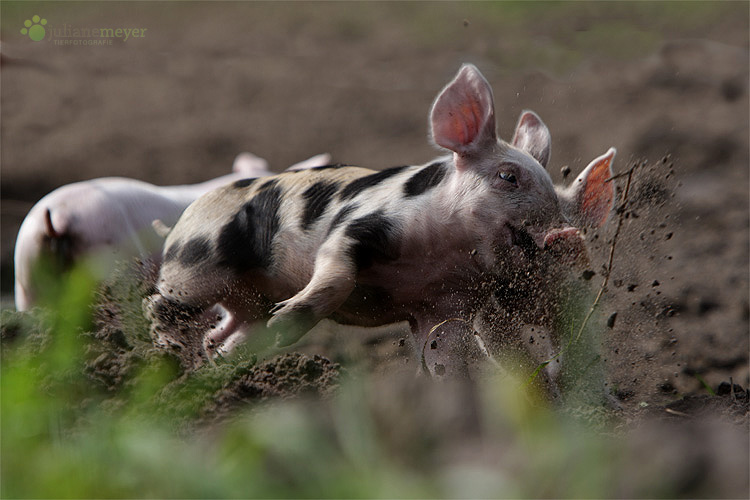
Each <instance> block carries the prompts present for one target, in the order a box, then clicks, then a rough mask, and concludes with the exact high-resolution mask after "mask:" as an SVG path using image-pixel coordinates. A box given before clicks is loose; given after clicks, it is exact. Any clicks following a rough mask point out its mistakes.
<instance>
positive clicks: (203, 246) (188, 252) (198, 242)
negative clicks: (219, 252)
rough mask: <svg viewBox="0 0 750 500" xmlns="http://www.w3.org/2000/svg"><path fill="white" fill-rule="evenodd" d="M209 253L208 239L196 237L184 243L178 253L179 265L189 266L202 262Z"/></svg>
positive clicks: (209, 244)
mask: <svg viewBox="0 0 750 500" xmlns="http://www.w3.org/2000/svg"><path fill="white" fill-rule="evenodd" d="M210 252H211V243H209V241H208V238H204V237H197V238H193V239H192V240H190V241H188V242H187V243H185V246H183V247H182V251H181V252H180V256H179V260H180V263H181V264H183V265H185V266H191V265H195V264H198V263H200V262H203V261H204V260H206V259H207V258H208V255H209V253H210Z"/></svg>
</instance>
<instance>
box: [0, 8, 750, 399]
mask: <svg viewBox="0 0 750 500" xmlns="http://www.w3.org/2000/svg"><path fill="white" fill-rule="evenodd" d="M748 9H749V7H748V4H747V3H746V2H736V3H735V2H720V3H719V2H717V3H714V2H690V3H679V2H655V3H629V2H625V3H619V2H612V3H610V2H601V3H587V2H577V3H559V4H547V3H541V2H539V3H537V2H534V3H529V4H515V3H317V2H313V3H262V2H259V3H171V2H170V3H167V2H164V3H142V2H133V3H117V4H103V3H81V4H67V3H44V2H39V3H37V2H3V5H2V90H1V92H2V94H1V102H0V104H1V105H2V123H1V125H0V135H1V139H2V151H1V155H0V160H1V161H2V185H1V190H0V194H1V196H2V212H1V215H2V241H1V243H2V249H1V250H2V271H3V275H2V291H3V298H4V300H3V303H4V304H7V303H8V300H9V297H10V296H9V294H11V293H12V250H13V245H14V241H15V235H16V232H17V230H18V226H19V225H20V223H21V221H22V219H23V216H24V215H25V213H26V212H27V211H28V210H29V209H30V208H31V206H32V205H33V203H34V202H35V201H36V200H38V199H39V198H40V197H42V196H43V195H44V194H46V193H47V192H49V191H51V190H53V189H55V188H56V187H59V186H61V185H63V184H66V183H70V182H74V181H78V180H82V179H88V178H93V177H101V176H109V175H118V176H128V177H135V178H138V179H142V180H146V181H149V182H153V183H156V184H179V183H189V182H197V181H201V180H204V179H207V178H211V177H215V176H218V175H222V174H224V173H226V172H228V171H229V169H230V167H231V164H232V160H233V158H234V156H235V155H236V154H237V153H239V152H241V151H251V152H253V153H255V154H257V155H259V156H261V157H264V158H267V159H268V160H269V161H270V163H271V165H272V168H274V169H275V170H276V171H280V170H283V169H284V168H285V167H286V166H288V165H289V164H291V163H294V162H296V161H299V160H301V159H304V158H306V157H308V156H311V155H313V154H316V153H320V152H329V153H331V154H332V155H333V158H334V160H335V161H341V162H347V163H352V164H357V165H361V166H366V167H371V168H377V169H379V168H384V167H388V166H393V165H398V164H416V163H423V162H426V161H428V160H430V159H431V158H432V157H433V156H435V155H436V151H435V150H434V148H433V147H431V146H430V145H429V143H428V141H427V140H426V139H427V113H428V110H429V107H430V104H431V102H432V100H433V98H434V97H435V95H436V94H437V92H438V91H439V90H440V89H441V88H442V86H443V85H444V84H445V83H446V82H447V81H448V80H449V79H450V78H451V77H452V76H453V74H454V73H455V72H456V70H457V69H458V67H459V65H460V64H461V63H463V62H472V63H474V64H476V65H477V66H478V67H479V68H480V70H481V71H482V72H483V73H484V75H485V76H486V77H487V79H488V80H489V82H490V83H491V85H492V87H493V89H494V93H495V102H496V117H497V119H498V130H499V133H500V135H501V136H502V137H504V138H505V139H509V138H510V134H511V133H512V130H513V127H514V125H515V121H516V119H517V117H518V115H519V113H520V112H521V111H522V110H523V109H532V110H534V111H536V112H537V113H538V114H539V115H540V116H541V117H542V119H543V120H544V121H545V122H546V124H547V125H548V126H549V128H550V131H551V133H552V141H553V142H552V159H551V162H550V164H551V168H550V172H551V174H552V177H553V179H554V180H555V182H562V175H561V173H560V169H561V167H562V166H564V165H568V166H570V168H571V169H572V171H573V176H574V175H576V174H577V173H578V172H579V171H580V170H581V169H582V168H583V167H584V166H585V165H586V164H587V163H588V162H589V161H590V160H591V159H593V158H594V157H596V156H598V155H600V154H602V153H604V152H605V151H606V150H607V148H609V147H610V146H615V147H616V148H617V150H618V155H617V158H616V160H615V165H614V168H615V171H616V172H623V171H625V170H627V169H628V168H630V166H632V165H633V164H635V163H641V162H643V161H646V162H647V164H646V166H645V167H643V168H642V169H641V170H639V172H640V173H639V174H638V175H637V176H636V180H635V184H634V191H633V193H632V205H631V213H630V214H629V217H628V218H627V219H625V221H624V225H623V229H622V234H621V241H620V243H618V248H617V253H616V257H615V261H614V271H613V276H612V282H611V287H610V290H609V293H608V294H607V295H606V298H605V301H604V303H603V305H602V316H603V317H604V318H606V317H608V316H609V315H610V314H611V313H613V312H617V319H616V321H615V324H614V327H613V328H611V329H605V330H604V331H605V333H606V335H607V336H608V338H606V339H605V343H606V345H607V350H606V358H607V359H606V362H607V366H608V368H609V379H610V383H611V384H612V385H613V386H614V388H615V390H616V392H617V394H618V396H619V397H620V399H621V400H622V401H623V404H625V405H626V406H627V407H628V408H630V409H631V410H633V411H637V410H638V408H640V407H639V404H640V403H641V402H648V403H650V404H666V403H668V402H670V401H673V400H674V399H675V398H677V397H678V396H679V395H683V394H690V393H700V392H701V391H703V385H702V382H701V380H703V381H705V383H706V384H708V385H709V386H711V387H712V388H714V389H716V388H717V387H718V385H719V384H720V383H721V382H724V381H729V379H730V378H731V379H732V380H733V381H734V382H735V383H738V384H741V385H742V386H743V387H745V388H746V387H747V386H748V384H750V369H749V364H748V350H749V349H750V346H749V342H748V320H749V318H750V306H749V305H748V300H749V299H748V286H749V283H748V258H749V257H748V248H749V246H750V239H749V234H750V229H749V228H750V218H749V208H750V207H749V205H748V203H749V195H748V193H749V182H750V178H749V168H748V165H749V160H750V157H749V148H750V139H749V137H750V127H749V126H748V125H749V120H748V107H749V101H748V34H749V30H748V16H749V14H750V12H749V10H748ZM33 14H38V15H40V16H43V17H46V18H47V19H48V21H49V23H50V25H51V26H52V25H54V26H60V25H63V24H68V25H75V26H81V27H85V26H92V27H93V26H112V27H129V26H132V27H139V28H141V27H142V28H147V31H146V33H147V36H146V37H145V38H140V39H130V40H128V41H114V42H113V44H112V45H111V46H104V47H93V46H62V45H55V44H54V41H50V40H45V41H42V42H31V41H30V40H29V39H28V38H25V37H24V36H23V35H21V34H20V32H19V29H20V27H21V26H22V22H23V20H24V19H26V18H28V17H30V16H31V15H33ZM667 155H668V156H667ZM665 157H666V158H665ZM664 158H665V160H664V161H663V159H664ZM568 180H570V179H568ZM633 212H635V214H633ZM600 233H601V234H599V235H598V236H591V237H590V238H589V241H590V243H591V245H590V246H591V252H592V256H593V260H594V263H595V266H594V270H596V271H600V270H601V266H602V265H603V264H604V263H605V262H606V258H607V254H608V251H609V241H610V240H611V237H612V234H613V224H612V223H610V225H609V226H608V227H607V228H605V229H603V230H602V231H601V232H600ZM592 283H594V285H598V284H599V283H601V272H597V274H596V275H595V277H594V278H592ZM321 338H323V337H321ZM367 338H369V337H367V336H366V335H363V339H367ZM309 342H310V345H314V344H315V342H316V339H315V338H313V339H312V340H310V341H309ZM324 342H325V339H324V340H320V339H319V343H324ZM386 343H387V344H388V345H387V346H385V347H383V346H381V347H382V349H383V350H385V351H389V352H391V351H399V349H390V350H389V346H390V345H391V344H392V343H390V342H386ZM373 344H376V342H371V343H370V344H367V345H373ZM313 350H314V349H313ZM376 351H377V350H376ZM377 352H380V351H377ZM385 357H388V356H385ZM375 358H376V359H379V358H377V356H375ZM389 359H390V358H389Z"/></svg>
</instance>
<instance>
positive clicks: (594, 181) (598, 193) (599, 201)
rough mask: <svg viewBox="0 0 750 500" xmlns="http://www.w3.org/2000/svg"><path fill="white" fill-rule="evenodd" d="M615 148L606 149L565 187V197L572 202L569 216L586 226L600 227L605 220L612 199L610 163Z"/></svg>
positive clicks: (610, 208)
mask: <svg viewBox="0 0 750 500" xmlns="http://www.w3.org/2000/svg"><path fill="white" fill-rule="evenodd" d="M615 153H617V151H616V150H615V148H609V151H607V152H606V153H605V154H603V155H602V156H600V157H598V158H596V159H595V160H594V161H592V162H591V163H589V165H588V166H587V167H586V168H585V169H584V171H583V172H581V174H580V175H579V176H578V177H577V178H576V180H574V181H573V184H571V185H570V186H569V187H568V188H567V189H566V190H565V197H566V198H567V200H568V201H569V203H570V204H571V205H572V207H571V211H572V212H573V213H572V214H571V215H572V216H573V218H574V219H577V222H579V223H582V224H584V225H587V226H589V227H594V228H596V227H601V226H603V225H604V223H605V222H607V218H608V217H609V213H610V212H611V211H612V205H613V203H614V199H615V186H614V182H612V181H611V180H609V181H608V179H610V178H611V177H612V162H613V160H614V158H615Z"/></svg>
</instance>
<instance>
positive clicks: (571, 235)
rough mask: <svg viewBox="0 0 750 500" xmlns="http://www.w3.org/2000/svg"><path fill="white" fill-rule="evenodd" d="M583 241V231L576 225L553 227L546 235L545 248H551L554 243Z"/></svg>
mask: <svg viewBox="0 0 750 500" xmlns="http://www.w3.org/2000/svg"><path fill="white" fill-rule="evenodd" d="M579 243H583V237H582V236H581V232H580V231H579V230H578V229H576V228H574V227H570V226H569V227H563V228H559V229H551V230H550V231H548V232H547V233H546V234H545V235H544V242H543V248H545V249H546V248H550V247H552V246H553V245H554V246H557V245H560V244H579Z"/></svg>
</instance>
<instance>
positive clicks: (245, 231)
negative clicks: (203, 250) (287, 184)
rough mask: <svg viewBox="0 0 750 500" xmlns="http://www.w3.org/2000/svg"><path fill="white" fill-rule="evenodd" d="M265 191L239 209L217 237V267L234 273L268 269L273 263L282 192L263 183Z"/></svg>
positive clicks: (273, 185)
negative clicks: (273, 245) (273, 244)
mask: <svg viewBox="0 0 750 500" xmlns="http://www.w3.org/2000/svg"><path fill="white" fill-rule="evenodd" d="M263 187H265V188H266V189H264V190H262V191H260V192H259V193H258V194H256V195H255V196H254V197H253V198H252V199H251V200H250V201H248V202H247V203H245V204H244V205H242V208H240V210H239V211H238V212H237V213H236V214H235V216H234V217H233V218H232V220H231V221H229V223H227V225H225V226H224V227H223V228H222V229H221V232H220V233H219V240H218V252H219V265H221V266H223V267H228V268H230V269H232V270H234V271H235V272H237V273H243V272H246V271H248V270H250V269H256V268H268V267H269V266H270V265H271V264H272V263H273V255H271V251H272V243H273V238H274V236H275V235H276V233H277V232H278V230H279V206H280V205H281V188H279V187H278V186H276V184H275V183H272V184H269V183H268V182H266V183H265V184H264V186H261V188H263Z"/></svg>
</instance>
